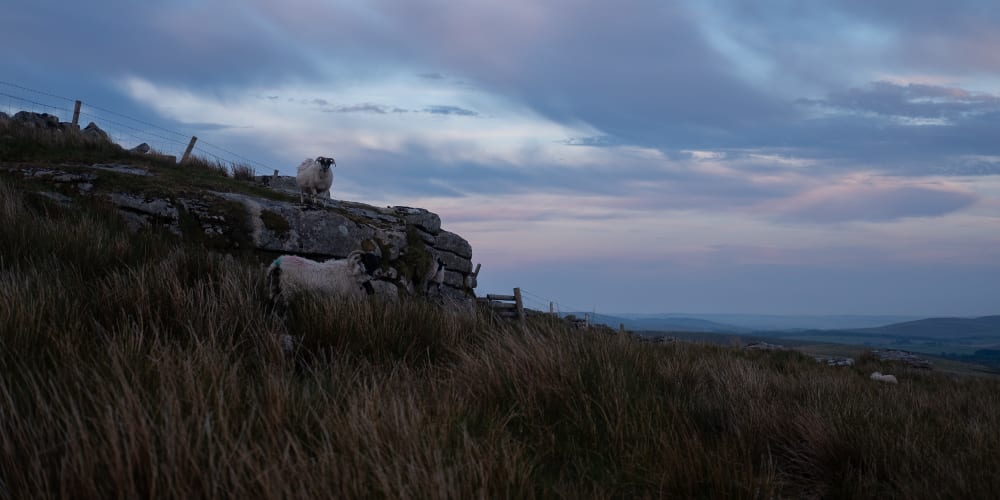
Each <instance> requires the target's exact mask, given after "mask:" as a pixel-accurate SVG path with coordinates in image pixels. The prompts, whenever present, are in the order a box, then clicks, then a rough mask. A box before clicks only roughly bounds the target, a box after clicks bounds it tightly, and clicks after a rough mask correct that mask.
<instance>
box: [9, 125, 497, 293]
mask: <svg viewBox="0 0 1000 500" xmlns="http://www.w3.org/2000/svg"><path fill="white" fill-rule="evenodd" d="M0 120H14V121H17V122H21V123H22V125H25V126H26V127H30V128H36V129H44V130H49V131H53V132H54V133H67V132H66V131H67V130H70V132H69V133H80V134H88V137H93V140H95V141H104V140H107V139H106V138H107V134H105V133H104V132H103V131H101V130H100V129H99V128H97V126H96V125H94V126H93V127H90V129H91V130H90V132H86V129H85V130H83V131H81V130H79V129H77V128H76V127H74V126H72V124H68V123H64V122H59V121H58V118H57V117H54V116H51V115H42V114H37V113H18V114H17V115H15V116H14V117H9V116H6V115H4V116H0ZM123 154H125V153H123ZM132 154H133V155H135V158H136V161H135V162H131V161H117V162H115V163H91V164H84V163H68V162H67V163H60V164H48V163H9V162H6V163H5V162H3V161H2V159H0V178H2V177H8V178H15V179H17V180H19V181H20V182H19V185H24V186H26V187H27V188H28V189H29V190H31V191H33V192H35V193H37V194H38V195H40V196H42V197H44V198H46V199H47V200H49V202H53V203H58V204H62V205H67V206H72V205H74V204H79V203H84V202H95V201H96V202H98V203H104V204H110V206H112V207H113V208H114V209H115V211H117V212H118V213H119V214H120V215H121V216H122V218H123V219H124V221H125V223H126V225H127V226H128V228H129V229H130V230H132V231H143V230H149V229H151V228H160V229H162V230H165V231H167V232H169V233H172V234H174V235H177V236H179V237H181V238H183V239H186V240H195V241H200V242H202V243H204V244H205V245H206V246H209V247H211V248H216V249H219V250H224V251H241V252H246V251H250V252H254V253H257V254H260V255H261V256H262V261H263V262H268V261H269V260H270V258H271V257H273V256H277V255H279V254H296V255H301V256H304V257H307V258H311V259H314V260H326V259H332V258H343V257H346V256H347V255H348V254H349V253H351V252H353V251H355V250H363V251H367V252H371V253H375V254H377V255H379V256H381V257H382V262H383V265H382V267H381V269H379V270H378V271H376V273H375V278H376V280H375V283H373V285H374V286H375V289H376V292H377V293H378V294H379V295H380V296H382V297H383V298H386V299H389V300H394V299H396V298H399V297H406V296H427V297H431V298H436V299H439V300H447V301H453V302H454V301H458V302H467V303H469V304H471V303H472V301H473V299H474V298H475V292H474V290H475V288H476V285H477V283H476V275H475V274H474V273H473V264H472V246H471V245H470V244H469V242H468V241H466V240H465V239H464V238H462V237H461V236H459V235H457V234H455V233H452V232H449V231H446V230H444V229H442V227H441V219H440V217H438V215H436V214H434V213H432V212H430V211H428V210H425V209H422V208H412V207H404V206H390V207H376V206H372V205H367V204H364V203H357V202H350V201H340V200H321V201H320V202H318V203H313V204H302V203H299V199H298V194H297V191H296V190H294V178H290V177H279V178H277V179H275V178H274V177H273V176H272V177H269V178H261V177H258V178H257V179H256V180H254V181H237V180H234V179H226V178H221V177H219V179H218V180H213V182H214V184H212V186H213V187H212V188H206V187H205V186H199V185H197V184H196V183H189V182H186V179H185V176H186V175H187V173H186V172H185V171H184V169H185V168H188V167H184V166H174V165H173V163H169V162H168V163H164V165H163V166H157V167H153V166H151V165H152V164H151V163H150V162H148V161H143V158H148V156H147V155H144V154H142V152H138V151H137V152H134V153H132ZM126 156H127V154H126ZM265 179H266V180H265ZM272 181H276V182H272ZM289 183H290V184H289ZM268 193H270V194H268ZM293 193H294V195H293ZM438 261H440V262H441V263H443V264H444V266H445V272H444V280H443V283H440V284H438V283H432V282H429V281H430V280H429V275H430V274H433V273H432V271H433V270H435V269H436V266H435V264H436V262H438Z"/></svg>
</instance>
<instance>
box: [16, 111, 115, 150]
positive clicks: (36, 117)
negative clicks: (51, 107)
mask: <svg viewBox="0 0 1000 500" xmlns="http://www.w3.org/2000/svg"><path fill="white" fill-rule="evenodd" d="M7 120H13V121H14V122H17V123H18V124H19V125H21V126H23V127H26V128H30V129H37V130H45V131H47V132H55V133H63V132H66V133H74V134H79V135H80V137H82V138H83V139H84V140H85V141H88V142H105V143H109V144H110V143H112V140H111V136H110V135H108V133H107V132H105V131H104V130H101V127H98V126H97V124H96V123H94V122H90V123H88V124H87V126H86V127H84V128H83V129H82V130H81V129H80V128H79V127H78V126H77V125H74V124H72V123H70V122H61V121H59V117H58V116H56V115H50V114H48V113H33V112H31V111H18V112H17V113H15V114H14V116H13V117H12V118H11V117H8V116H7V115H6V114H4V115H3V116H0V121H7Z"/></svg>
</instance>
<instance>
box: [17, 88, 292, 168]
mask: <svg viewBox="0 0 1000 500" xmlns="http://www.w3.org/2000/svg"><path fill="white" fill-rule="evenodd" d="M0 86H5V87H9V88H12V89H17V90H20V91H24V92H30V93H32V94H37V95H41V96H45V97H48V98H51V99H58V100H60V101H66V102H71V103H77V102H78V101H77V100H75V99H70V98H69V97H65V96H61V95H57V94H53V93H50V92H45V91H41V90H37V89H33V88H30V87H26V86H24V85H19V84H17V83H13V82H9V81H4V80H0ZM12 92H15V91H10V92H3V91H0V96H3V97H7V98H8V111H9V114H14V113H16V112H17V111H34V112H39V111H40V110H39V109H37V108H36V109H18V110H16V111H15V110H14V109H13V102H12V101H13V100H16V101H18V102H22V103H26V104H29V105H31V106H37V107H40V108H41V112H49V111H48V110H53V111H59V112H61V113H54V112H51V113H49V114H54V115H56V116H59V118H60V121H67V122H69V121H70V119H69V117H70V116H73V115H74V114H75V113H74V111H73V110H70V109H67V108H65V107H61V106H58V105H52V104H48V103H45V102H39V100H34V99H29V98H26V97H25V96H24V95H15V93H12ZM82 107H83V110H82V111H80V112H79V115H80V116H85V117H87V118H88V120H90V121H93V122H94V123H97V124H98V125H99V126H101V128H102V129H106V132H107V133H108V135H109V136H111V137H112V138H117V140H116V141H115V142H118V143H119V144H120V145H121V146H122V147H126V144H124V143H125V142H126V141H124V140H122V138H123V135H124V136H127V137H130V138H132V139H134V140H135V141H137V142H136V144H139V143H147V144H151V145H153V149H155V150H157V151H158V152H160V153H168V152H170V151H171V150H174V149H177V150H183V149H184V148H186V147H187V146H188V145H189V143H188V140H189V139H192V138H193V134H184V133H181V132H178V131H176V130H171V129H169V128H166V127H163V126H160V125H157V124H154V123H150V122H149V121H146V120H142V119H139V118H135V117H132V116H129V115H126V114H124V113H119V112H117V111H114V110H111V109H107V108H104V107H100V106H96V105H93V104H90V103H88V102H86V101H82ZM63 114H65V116H63ZM106 115H112V116H115V117H119V118H122V119H124V120H125V121H128V122H132V123H136V124H139V125H140V126H141V127H140V126H133V125H129V124H127V123H122V121H123V120H116V119H111V118H108V117H107V116H106ZM63 118H65V120H63ZM149 129H155V130H158V131H160V132H164V133H167V134H170V135H172V136H176V138H175V137H170V136H167V135H163V134H162V133H157V132H153V131H150V130H149ZM178 138H179V139H178ZM197 141H198V143H197V146H196V147H194V148H193V150H194V151H196V152H197V153H198V154H200V155H205V156H207V157H211V158H212V159H214V160H215V161H216V162H217V163H220V164H223V165H224V164H227V163H228V164H229V165H230V166H232V167H235V166H237V165H246V166H250V167H257V168H260V169H261V170H262V171H263V172H270V171H274V170H277V169H275V168H273V167H271V166H269V165H267V164H265V163H261V162H259V161H255V160H252V159H250V158H247V157H246V156H243V155H240V154H238V153H236V152H234V151H231V150H229V149H226V148H224V147H222V146H219V145H217V144H213V143H211V142H208V141H205V140H203V139H198V140H197ZM201 146H204V147H201ZM206 148H211V149H213V150H215V151H216V152H212V151H209V150H207V149H206ZM175 156H178V157H180V156H181V155H179V154H178V155H175Z"/></svg>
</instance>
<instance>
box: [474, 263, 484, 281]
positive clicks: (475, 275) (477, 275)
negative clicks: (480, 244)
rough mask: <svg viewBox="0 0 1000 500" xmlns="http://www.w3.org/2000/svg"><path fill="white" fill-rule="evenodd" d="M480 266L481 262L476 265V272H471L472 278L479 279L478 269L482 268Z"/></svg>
mask: <svg viewBox="0 0 1000 500" xmlns="http://www.w3.org/2000/svg"><path fill="white" fill-rule="evenodd" d="M482 266H483V263H482V262H480V263H479V264H476V270H475V271H472V276H473V277H474V278H478V277H479V268H480V267H482Z"/></svg>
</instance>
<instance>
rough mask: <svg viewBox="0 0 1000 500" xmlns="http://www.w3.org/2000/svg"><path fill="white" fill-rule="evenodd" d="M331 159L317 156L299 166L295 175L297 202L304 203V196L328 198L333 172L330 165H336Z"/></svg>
mask: <svg viewBox="0 0 1000 500" xmlns="http://www.w3.org/2000/svg"><path fill="white" fill-rule="evenodd" d="M336 164H337V162H336V161H334V159H333V158H326V157H323V156H317V157H316V159H315V160H314V159H311V158H307V159H305V160H303V161H302V163H300V164H299V166H298V169H297V170H296V173H295V182H296V184H298V186H299V191H300V192H299V202H301V203H304V202H305V198H304V196H305V195H309V198H310V199H314V198H315V197H316V196H317V195H319V196H322V197H324V198H330V186H332V185H333V171H332V170H331V169H330V165H336Z"/></svg>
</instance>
